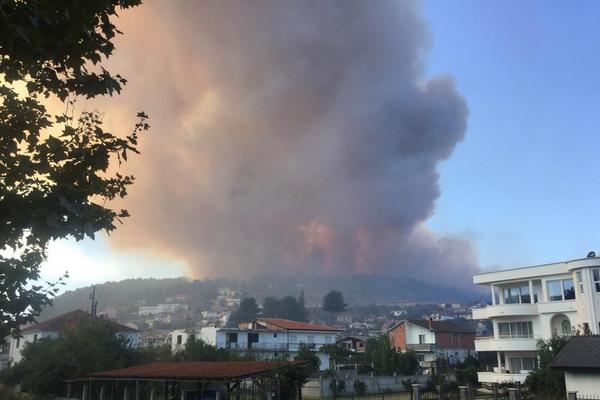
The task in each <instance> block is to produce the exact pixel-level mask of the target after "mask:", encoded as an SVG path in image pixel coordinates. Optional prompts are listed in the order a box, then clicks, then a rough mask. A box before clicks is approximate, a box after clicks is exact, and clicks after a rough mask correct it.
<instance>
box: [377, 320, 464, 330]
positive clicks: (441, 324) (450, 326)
mask: <svg viewBox="0 0 600 400" xmlns="http://www.w3.org/2000/svg"><path fill="white" fill-rule="evenodd" d="M405 322H409V323H411V324H414V325H418V326H420V327H422V328H425V329H431V330H432V331H433V332H454V333H475V331H474V330H473V329H469V328H464V327H462V326H460V325H458V324H455V323H454V322H450V321H429V320H426V319H409V320H406V321H401V322H399V323H397V324H396V325H394V326H392V327H391V328H390V329H389V330H388V332H389V331H392V330H394V329H396V327H397V326H398V325H401V324H403V323H405ZM429 324H431V328H430V325H429Z"/></svg>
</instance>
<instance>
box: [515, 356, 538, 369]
mask: <svg viewBox="0 0 600 400" xmlns="http://www.w3.org/2000/svg"><path fill="white" fill-rule="evenodd" d="M509 361H510V370H511V372H514V373H518V372H519V371H533V370H534V369H537V357H510V358H509Z"/></svg>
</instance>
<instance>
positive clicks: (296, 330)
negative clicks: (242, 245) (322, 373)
mask: <svg viewBox="0 0 600 400" xmlns="http://www.w3.org/2000/svg"><path fill="white" fill-rule="evenodd" d="M339 332H341V330H340V329H337V328H332V327H329V326H325V325H317V324H310V323H306V322H298V321H291V320H287V319H280V318H261V319H258V320H256V321H255V322H252V323H249V324H245V326H240V327H239V328H216V327H204V328H201V329H199V330H195V331H189V330H177V331H173V332H171V350H172V351H173V353H176V352H177V351H180V350H182V349H184V348H185V344H186V342H187V341H188V339H189V337H190V336H191V335H192V334H193V335H194V336H195V337H196V338H199V339H202V341H204V342H205V343H208V344H210V345H213V346H215V347H217V348H220V349H229V350H232V351H240V352H252V353H253V354H255V355H256V356H257V357H260V358H280V359H282V358H283V359H289V360H293V359H294V357H295V356H296V353H297V352H298V351H299V350H300V348H301V346H303V345H304V346H308V347H309V348H311V349H312V350H314V351H315V352H316V355H317V356H318V357H319V359H320V360H321V366H320V368H321V369H328V368H329V359H328V357H327V356H326V355H325V354H323V353H321V352H319V350H320V349H321V346H323V345H326V344H333V343H335V342H336V335H337V334H338V333H339Z"/></svg>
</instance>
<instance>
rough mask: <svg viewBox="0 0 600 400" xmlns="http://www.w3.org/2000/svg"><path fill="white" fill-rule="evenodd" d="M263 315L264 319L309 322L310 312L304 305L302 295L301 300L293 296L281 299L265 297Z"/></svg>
mask: <svg viewBox="0 0 600 400" xmlns="http://www.w3.org/2000/svg"><path fill="white" fill-rule="evenodd" d="M261 315H262V316H263V317H272V318H285V319H291V320H293V321H302V322H306V321H307V320H308V310H307V309H306V307H305V305H304V299H303V296H302V294H301V296H300V297H299V299H296V298H295V297H293V296H285V297H282V298H281V299H278V298H276V297H265V300H264V301H263V307H262V314H261Z"/></svg>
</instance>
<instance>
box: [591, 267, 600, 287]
mask: <svg viewBox="0 0 600 400" xmlns="http://www.w3.org/2000/svg"><path fill="white" fill-rule="evenodd" d="M593 275H594V284H595V285H596V292H600V269H595V270H594V271H593Z"/></svg>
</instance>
